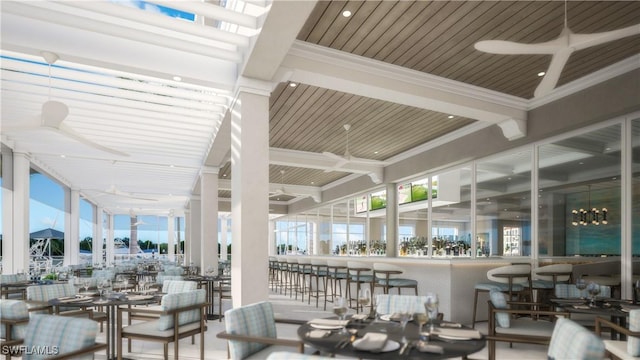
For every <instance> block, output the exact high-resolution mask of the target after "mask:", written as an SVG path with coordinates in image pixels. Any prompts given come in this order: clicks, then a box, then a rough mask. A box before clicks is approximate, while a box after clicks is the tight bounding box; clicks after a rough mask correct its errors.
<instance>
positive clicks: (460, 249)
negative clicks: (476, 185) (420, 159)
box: [431, 167, 471, 257]
mask: <svg viewBox="0 0 640 360" xmlns="http://www.w3.org/2000/svg"><path fill="white" fill-rule="evenodd" d="M470 194H471V169H470V168H469V167H463V168H460V169H455V170H452V171H446V172H443V173H439V174H436V175H434V176H432V178H431V206H432V210H431V216H432V224H431V237H432V250H433V256H434V257H443V256H444V257H458V256H470V254H471V253H470V248H471V198H470Z"/></svg>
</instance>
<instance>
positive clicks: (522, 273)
mask: <svg viewBox="0 0 640 360" xmlns="http://www.w3.org/2000/svg"><path fill="white" fill-rule="evenodd" d="M487 279H488V280H489V281H487V282H482V283H477V284H476V285H475V294H474V296H473V322H472V324H471V327H472V328H475V326H476V312H477V307H478V293H480V292H490V291H491V290H498V291H501V292H504V293H508V295H509V297H508V299H510V300H511V299H513V295H514V294H518V295H520V294H521V293H522V292H523V291H524V290H525V289H528V290H527V291H528V292H529V298H530V299H531V265H529V264H518V265H506V266H501V267H497V268H494V269H491V270H489V271H487Z"/></svg>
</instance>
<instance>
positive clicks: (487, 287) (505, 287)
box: [475, 282, 524, 291]
mask: <svg viewBox="0 0 640 360" xmlns="http://www.w3.org/2000/svg"><path fill="white" fill-rule="evenodd" d="M475 289H476V290H484V291H491V290H499V291H509V284H503V283H494V282H482V283H477V284H476V286H475ZM522 289H524V286H522V285H520V284H513V286H512V287H511V290H512V291H522Z"/></svg>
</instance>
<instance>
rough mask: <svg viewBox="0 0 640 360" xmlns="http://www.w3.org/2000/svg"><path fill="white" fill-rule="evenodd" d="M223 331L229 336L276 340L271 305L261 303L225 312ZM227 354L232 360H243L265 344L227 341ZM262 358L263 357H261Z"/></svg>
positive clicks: (264, 302)
mask: <svg viewBox="0 0 640 360" xmlns="http://www.w3.org/2000/svg"><path fill="white" fill-rule="evenodd" d="M224 317H225V330H226V331H227V332H228V333H229V334H239V335H247V336H261V337H269V338H274V339H275V338H276V336H277V333H276V322H275V319H274V315H273V306H272V305H271V303H269V302H266V301H262V302H258V303H255V304H250V305H245V306H241V307H238V308H235V309H230V310H227V311H226V312H225V314H224ZM228 343H229V354H230V355H231V358H232V359H245V358H246V357H248V356H249V355H251V354H254V353H256V352H258V351H260V350H262V349H264V348H266V347H267V346H268V345H267V344H260V343H250V342H246V341H234V340H229V342H228ZM263 358H264V357H263Z"/></svg>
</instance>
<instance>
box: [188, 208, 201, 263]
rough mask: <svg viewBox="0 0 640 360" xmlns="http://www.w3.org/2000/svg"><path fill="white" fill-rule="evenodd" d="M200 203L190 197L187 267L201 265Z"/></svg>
mask: <svg viewBox="0 0 640 360" xmlns="http://www.w3.org/2000/svg"><path fill="white" fill-rule="evenodd" d="M201 201H202V200H200V198H199V197H192V198H191V200H190V201H189V208H190V209H191V226H189V229H191V236H190V237H189V238H188V244H189V251H188V254H189V257H188V261H186V262H185V263H186V264H187V265H190V264H191V263H193V265H195V266H201V265H202V264H201V263H200V253H201V252H202V246H201V245H200V244H201V241H202V227H201V224H202V214H201V209H200V206H201V205H200V202H201ZM186 246H187V245H185V247H186Z"/></svg>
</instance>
